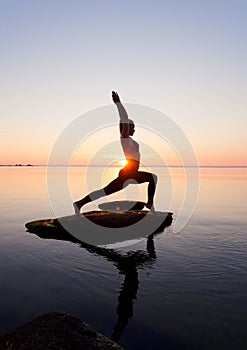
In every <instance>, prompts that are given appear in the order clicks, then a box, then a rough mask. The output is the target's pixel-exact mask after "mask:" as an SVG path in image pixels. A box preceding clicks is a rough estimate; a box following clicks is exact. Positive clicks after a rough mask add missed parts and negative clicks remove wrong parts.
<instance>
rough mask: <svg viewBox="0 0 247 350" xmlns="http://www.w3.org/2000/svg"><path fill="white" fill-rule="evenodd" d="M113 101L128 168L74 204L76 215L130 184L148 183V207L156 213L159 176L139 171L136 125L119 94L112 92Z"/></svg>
mask: <svg viewBox="0 0 247 350" xmlns="http://www.w3.org/2000/svg"><path fill="white" fill-rule="evenodd" d="M112 99H113V102H114V103H115V104H116V106H117V108H118V112H119V116H120V124H119V127H120V139H121V145H122V148H123V151H124V154H125V158H126V162H127V163H126V166H125V167H124V168H123V169H121V170H120V172H119V175H118V177H117V178H116V179H115V180H113V181H112V182H110V183H109V184H108V185H107V186H106V187H104V188H102V189H99V190H96V191H94V192H91V193H90V194H88V195H87V196H86V197H84V198H82V199H80V200H79V201H77V202H74V203H73V206H74V209H75V214H76V215H80V209H81V207H83V206H84V205H85V204H87V203H89V202H91V201H93V200H96V199H99V198H100V197H103V196H106V195H109V194H112V193H115V192H117V191H120V190H122V189H123V188H125V187H126V186H128V185H129V184H130V183H135V182H137V183H138V184H141V183H144V182H148V201H147V204H146V207H147V208H149V209H150V210H153V211H154V205H153V200H154V193H155V187H156V183H157V176H156V175H155V174H152V173H148V172H145V171H139V170H138V169H139V164H140V152H139V144H138V143H137V142H136V141H134V140H133V139H132V138H131V136H133V135H134V132H135V124H134V122H133V120H131V119H129V118H128V114H127V112H126V110H125V108H124V106H123V105H122V103H121V102H120V98H119V96H118V94H117V92H115V91H113V92H112ZM133 180H134V182H133Z"/></svg>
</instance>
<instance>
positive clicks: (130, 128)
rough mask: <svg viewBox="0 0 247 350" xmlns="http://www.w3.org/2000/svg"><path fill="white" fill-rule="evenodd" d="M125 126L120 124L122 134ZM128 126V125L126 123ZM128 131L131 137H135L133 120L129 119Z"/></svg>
mask: <svg viewBox="0 0 247 350" xmlns="http://www.w3.org/2000/svg"><path fill="white" fill-rule="evenodd" d="M124 124H125V123H120V124H119V127H120V133H121V134H122V132H123V128H124ZM126 124H127V123H126ZM128 129H129V136H133V135H134V132H135V123H134V122H133V120H131V119H128Z"/></svg>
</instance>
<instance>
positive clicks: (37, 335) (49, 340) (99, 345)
mask: <svg viewBox="0 0 247 350" xmlns="http://www.w3.org/2000/svg"><path fill="white" fill-rule="evenodd" d="M0 349H2V350H5V349H6V350H8V349H11V350H17V349H18V350H19V349H25V350H27V349H28V350H51V349H53V350H55V349H63V350H72V349H73V350H84V349H85V350H96V349H100V350H108V349H115V350H121V349H122V348H121V347H120V346H119V345H117V344H116V343H114V342H113V341H112V340H110V339H109V338H107V337H105V336H104V335H102V334H100V333H98V332H96V331H94V330H93V329H92V328H90V327H89V326H88V325H86V324H85V323H84V322H82V321H81V320H80V319H78V318H76V317H74V316H72V315H70V314H64V313H57V312H52V313H48V314H44V315H41V316H39V317H37V318H36V319H34V320H32V321H31V322H28V323H26V324H24V325H23V326H20V327H18V328H16V329H13V330H11V331H9V332H7V333H5V334H3V335H1V336H0Z"/></svg>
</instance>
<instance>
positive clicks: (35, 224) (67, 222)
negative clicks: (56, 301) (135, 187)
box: [25, 210, 172, 245]
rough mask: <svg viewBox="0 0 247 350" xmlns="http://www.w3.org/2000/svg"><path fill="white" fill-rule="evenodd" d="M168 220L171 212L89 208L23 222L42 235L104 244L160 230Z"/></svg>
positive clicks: (142, 236) (29, 228) (170, 221)
mask: <svg viewBox="0 0 247 350" xmlns="http://www.w3.org/2000/svg"><path fill="white" fill-rule="evenodd" d="M171 223H172V213H170V212H158V211H156V212H154V213H152V212H150V211H143V210H141V211H126V212H120V213H116V212H109V211H90V212H86V213H83V215H81V216H75V215H71V216H64V217H61V218H54V219H43V220H36V221H32V222H28V223H26V224H25V226H26V228H27V229H28V232H31V233H35V234H36V235H38V236H40V237H42V238H47V239H49V238H52V239H61V240H69V241H73V242H76V241H77V242H85V243H88V244H91V245H106V244H113V243H117V242H123V241H127V240H132V239H139V238H145V237H149V236H150V235H151V234H153V233H157V232H162V231H163V230H164V229H165V227H167V226H170V225H171ZM116 229H117V230H116Z"/></svg>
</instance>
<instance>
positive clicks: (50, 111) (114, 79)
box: [0, 0, 247, 166]
mask: <svg viewBox="0 0 247 350" xmlns="http://www.w3.org/2000/svg"><path fill="white" fill-rule="evenodd" d="M246 38H247V1H246V0H232V1H228V0H212V1H211V0H207V1H203V2H202V1H198V0H193V1H190V0H186V1H185V0H173V1H171V0H170V1H165V0H163V1H155V0H154V1H145V0H144V1H143V0H142V1H141V0H133V1H128V0H127V1H121V2H120V1H116V0H115V1H111V0H107V1H103V0H101V1H99V0H96V1H94V0H92V1H89V0H88V1H87V0H85V1H83V0H49V1H48V0H42V1H40V0H39V1H38V0H21V1H20V0H0V40H1V44H0V50H1V51H0V77H1V85H0V89H1V91H0V96H1V97H0V101H1V103H0V115H1V126H0V147H1V159H0V163H1V164H9V163H11V164H15V163H33V164H46V162H47V159H48V156H49V153H50V150H51V147H52V145H53V143H54V142H55V140H56V138H57V136H58V135H59V134H60V133H61V131H62V130H63V129H64V128H65V127H66V126H67V125H68V124H69V123H70V122H71V121H72V120H74V119H75V118H76V117H78V116H79V115H81V114H82V113H85V112H87V111H89V110H91V109H93V108H96V107H99V106H102V105H107V104H109V103H111V99H110V92H111V90H113V89H115V90H117V91H119V94H120V96H121V97H122V101H123V102H130V103H138V104H143V105H147V106H150V107H152V108H155V109H158V110H160V111H161V112H163V113H165V114H166V115H168V116H169V117H171V118H172V119H173V120H174V121H175V122H176V123H177V124H178V125H179V126H180V128H182V130H183V131H184V133H185V134H186V135H187V137H188V138H189V140H190V141H191V143H192V145H193V148H194V150H195V152H196V155H197V157H198V160H199V163H200V165H209V164H211V165H245V166H246V165H247V137H246V131H247V98H246V96H247V65H246V62H247V42H246ZM116 118H118V117H117V115H116ZM103 122H104V123H107V121H106V120H104V121H103ZM144 123H145V121H144ZM154 128H155V129H157V130H158V129H159V126H158V125H154ZM99 142H100V140H99ZM154 144H155V141H154ZM92 152H93V151H92V150H90V149H89V150H88V153H90V154H91V153H92ZM167 156H168V158H169V155H167ZM78 160H79V158H78ZM83 162H84V159H81V163H82V164H83ZM77 163H78V162H77Z"/></svg>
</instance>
